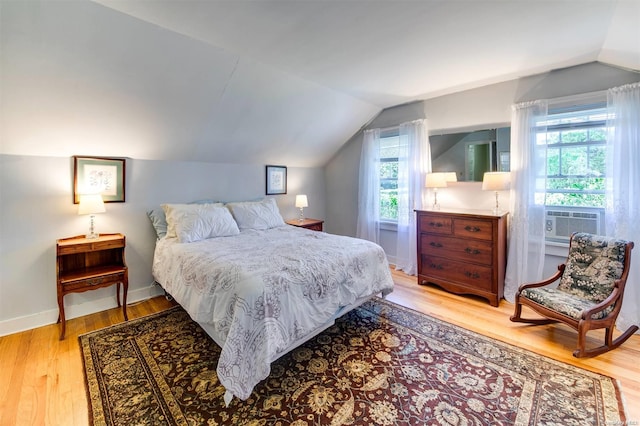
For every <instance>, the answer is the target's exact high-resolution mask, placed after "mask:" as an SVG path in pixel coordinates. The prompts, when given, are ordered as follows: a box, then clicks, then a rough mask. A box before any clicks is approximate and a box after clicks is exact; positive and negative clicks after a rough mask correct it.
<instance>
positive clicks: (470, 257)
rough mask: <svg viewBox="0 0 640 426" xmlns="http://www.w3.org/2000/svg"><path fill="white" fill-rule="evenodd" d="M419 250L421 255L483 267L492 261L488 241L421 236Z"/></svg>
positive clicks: (490, 247)
mask: <svg viewBox="0 0 640 426" xmlns="http://www.w3.org/2000/svg"><path fill="white" fill-rule="evenodd" d="M420 249H421V253H422V254H427V255H432V256H440V257H447V258H453V259H458V260H463V261H469V262H473V263H480V264H484V265H491V262H492V261H493V257H492V255H493V245H492V244H491V242H490V241H477V240H472V239H469V238H453V237H445V236H442V235H429V234H422V235H421V236H420Z"/></svg>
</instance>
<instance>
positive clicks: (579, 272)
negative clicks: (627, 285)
mask: <svg viewBox="0 0 640 426" xmlns="http://www.w3.org/2000/svg"><path fill="white" fill-rule="evenodd" d="M628 243H629V242H628V241H625V240H620V239H615V238H609V237H603V236H598V235H592V234H586V233H576V234H573V236H572V237H571V243H570V245H569V256H568V258H567V262H566V268H565V270H564V273H563V274H562V277H561V278H560V284H559V285H558V290H561V291H564V292H567V293H570V294H572V295H574V296H577V297H580V298H582V299H586V300H590V301H592V302H594V303H600V302H602V301H603V300H604V299H606V298H607V297H608V296H609V295H610V294H611V292H612V291H613V287H614V281H615V280H617V279H620V277H621V276H622V273H623V272H624V265H625V247H626V245H627V244H628Z"/></svg>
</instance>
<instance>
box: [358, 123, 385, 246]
mask: <svg viewBox="0 0 640 426" xmlns="http://www.w3.org/2000/svg"><path fill="white" fill-rule="evenodd" d="M358 188H359V189H358V225H357V228H356V237H358V238H362V239H365V240H369V241H373V242H374V243H376V244H380V192H379V191H380V129H373V130H365V131H364V139H363V142H362V154H361V156H360V179H359V186H358Z"/></svg>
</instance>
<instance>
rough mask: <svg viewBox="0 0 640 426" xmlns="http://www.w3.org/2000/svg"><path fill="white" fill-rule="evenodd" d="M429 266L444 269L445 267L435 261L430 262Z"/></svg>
mask: <svg viewBox="0 0 640 426" xmlns="http://www.w3.org/2000/svg"><path fill="white" fill-rule="evenodd" d="M429 267H430V268H431V269H444V268H443V267H442V265H436V264H435V263H430V264H429Z"/></svg>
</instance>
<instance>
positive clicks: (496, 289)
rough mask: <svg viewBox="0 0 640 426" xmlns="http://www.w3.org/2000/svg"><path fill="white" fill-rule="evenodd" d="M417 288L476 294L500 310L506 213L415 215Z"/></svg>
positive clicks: (420, 212)
mask: <svg viewBox="0 0 640 426" xmlns="http://www.w3.org/2000/svg"><path fill="white" fill-rule="evenodd" d="M416 214H417V218H416V219H417V220H416V224H417V225H416V226H417V227H418V229H417V238H418V283H419V284H427V283H432V284H436V285H438V286H440V287H442V288H444V289H445V290H448V291H450V292H452V293H456V294H473V295H476V296H480V297H483V298H486V299H488V300H489V303H491V305H492V306H498V304H499V303H500V299H502V296H503V290H504V274H505V269H506V263H507V262H506V259H507V255H506V249H507V213H504V214H501V215H494V214H492V213H491V212H490V211H484V210H416Z"/></svg>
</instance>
